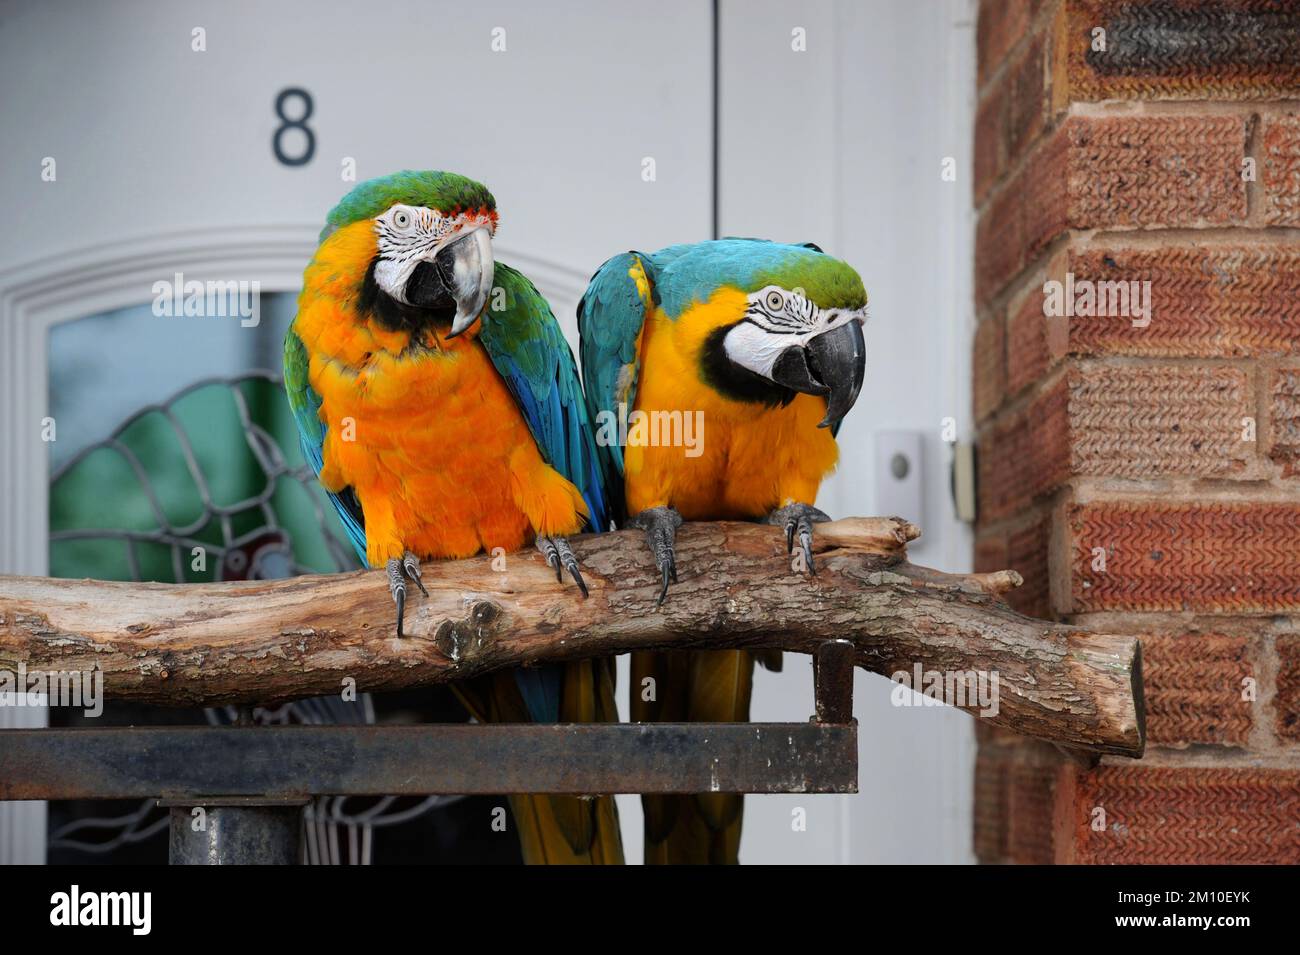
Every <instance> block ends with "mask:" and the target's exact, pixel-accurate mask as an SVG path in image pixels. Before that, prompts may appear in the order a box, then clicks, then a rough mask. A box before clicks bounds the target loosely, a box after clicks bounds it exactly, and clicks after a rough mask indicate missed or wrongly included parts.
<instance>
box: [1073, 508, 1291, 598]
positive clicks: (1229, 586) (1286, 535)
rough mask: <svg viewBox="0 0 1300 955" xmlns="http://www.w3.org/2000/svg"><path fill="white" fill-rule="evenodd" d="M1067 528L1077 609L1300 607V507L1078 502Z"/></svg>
mask: <svg viewBox="0 0 1300 955" xmlns="http://www.w3.org/2000/svg"><path fill="white" fill-rule="evenodd" d="M1070 530H1071V534H1072V537H1071V539H1072V541H1073V556H1072V561H1071V564H1072V576H1071V590H1072V594H1073V602H1074V609H1075V612H1085V611H1100V610H1127V611H1183V612H1188V611H1190V612H1194V613H1293V612H1296V611H1297V610H1300V505H1292V504H1264V503H1259V504H1227V503H1222V504H1216V503H1203V504H1113V503H1093V504H1080V505H1075V506H1074V507H1073V508H1072V509H1071V513H1070ZM1098 547H1099V548H1103V549H1104V551H1105V572H1100V571H1094V570H1093V569H1092V562H1093V554H1092V550H1093V548H1098Z"/></svg>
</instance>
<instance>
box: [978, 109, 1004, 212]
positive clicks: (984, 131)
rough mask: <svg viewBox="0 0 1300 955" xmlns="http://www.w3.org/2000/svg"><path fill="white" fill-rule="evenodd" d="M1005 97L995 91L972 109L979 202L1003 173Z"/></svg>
mask: <svg viewBox="0 0 1300 955" xmlns="http://www.w3.org/2000/svg"><path fill="white" fill-rule="evenodd" d="M1008 107H1009V100H1008V98H1007V97H1005V96H1003V95H1000V93H994V94H993V95H991V96H986V97H985V98H984V100H983V101H982V102H981V103H980V106H979V109H978V110H976V112H975V203H976V205H979V204H980V203H982V202H983V201H984V197H985V196H986V195H988V191H989V189H990V188H991V187H992V185H993V183H995V182H997V180H998V179H999V178H1000V177H1001V176H1002V173H1003V172H1004V171H1005V169H1006V166H1007V159H1006V137H1005V135H1004V133H1003V130H1005V129H1006V123H1007V120H1006V115H1007V109H1008Z"/></svg>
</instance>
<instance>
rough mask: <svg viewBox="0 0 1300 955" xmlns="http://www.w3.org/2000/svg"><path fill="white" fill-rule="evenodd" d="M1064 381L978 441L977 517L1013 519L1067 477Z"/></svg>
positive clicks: (992, 426)
mask: <svg viewBox="0 0 1300 955" xmlns="http://www.w3.org/2000/svg"><path fill="white" fill-rule="evenodd" d="M1067 410H1068V396H1067V394H1066V389H1065V381H1064V380H1062V381H1059V382H1057V383H1056V384H1055V385H1053V386H1052V387H1051V388H1049V389H1048V390H1047V391H1046V392H1044V393H1043V394H1041V395H1039V396H1038V397H1037V398H1036V399H1035V400H1034V401H1033V402H1032V403H1031V404H1030V405H1029V406H1028V407H1027V408H1022V409H1021V410H1020V411H1018V412H1017V413H1016V414H1014V415H1011V416H1007V417H1004V418H1002V419H1001V420H995V421H994V423H993V424H992V425H990V426H988V427H987V428H986V429H985V430H984V432H983V433H982V434H981V436H980V438H979V516H980V521H981V522H983V523H992V522H994V521H998V520H1001V519H1003V518H1006V517H1010V516H1012V515H1014V514H1016V513H1018V512H1020V511H1022V510H1023V509H1024V508H1026V507H1027V506H1028V505H1029V504H1031V503H1032V502H1033V501H1034V500H1036V499H1038V498H1040V497H1043V496H1044V495H1047V494H1049V493H1050V492H1051V491H1053V490H1054V489H1055V488H1056V487H1058V486H1059V485H1060V484H1061V482H1062V481H1063V480H1064V479H1065V478H1066V477H1068V476H1069V466H1070V453H1069V427H1068V419H1067Z"/></svg>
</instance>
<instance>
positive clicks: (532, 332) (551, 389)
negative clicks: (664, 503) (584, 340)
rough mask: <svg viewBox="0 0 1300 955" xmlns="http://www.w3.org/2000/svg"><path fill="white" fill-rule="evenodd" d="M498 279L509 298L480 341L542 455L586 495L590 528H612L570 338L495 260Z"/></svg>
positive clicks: (537, 297) (520, 279)
mask: <svg viewBox="0 0 1300 955" xmlns="http://www.w3.org/2000/svg"><path fill="white" fill-rule="evenodd" d="M493 284H494V286H495V288H496V289H500V290H501V291H502V293H503V295H504V308H502V309H500V310H491V308H490V306H489V309H490V310H489V312H488V314H487V315H485V316H484V321H483V327H482V329H481V331H480V332H479V341H480V342H482V344H483V347H484V349H485V350H486V351H487V353H488V357H490V358H491V359H492V364H493V366H494V367H495V368H496V370H497V372H498V373H499V374H500V375H501V377H502V379H504V380H505V383H506V387H507V388H509V390H510V393H511V394H512V395H513V396H514V398H515V401H516V402H517V403H518V405H519V410H520V411H521V412H522V413H523V416H524V420H525V421H526V422H528V429H529V431H531V432H532V435H533V439H534V440H535V441H536V442H537V447H538V450H539V451H541V453H542V457H543V459H544V460H545V461H546V463H547V464H549V465H550V466H551V467H553V468H555V470H557V471H559V472H560V473H561V474H563V475H564V476H565V477H566V478H568V479H569V480H570V481H572V482H573V483H574V485H575V486H576V487H577V488H578V490H579V491H580V492H581V493H582V498H583V500H584V501H586V503H587V510H588V513H589V514H590V516H591V529H592V530H595V531H604V530H608V529H609V519H610V508H609V500H608V496H607V493H606V487H605V482H604V480H603V477H602V474H601V470H600V463H599V459H598V457H597V448H596V438H595V433H594V431H593V430H592V427H591V419H590V418H589V417H588V415H587V408H586V406H585V405H584V404H583V400H582V384H581V382H580V381H579V379H578V367H577V364H576V363H575V362H574V360H573V352H571V351H570V350H569V343H568V342H567V341H565V340H564V333H563V332H562V331H561V330H560V325H559V323H558V322H557V321H556V320H555V316H554V315H553V314H552V313H551V308H550V306H549V305H547V303H546V299H544V298H543V297H542V295H541V293H540V292H538V291H537V289H536V288H534V287H533V284H532V283H531V282H529V281H528V279H527V278H525V277H524V276H523V275H522V274H520V273H519V272H517V271H515V270H514V269H512V268H510V266H508V265H504V264H502V263H500V262H498V263H497V266H496V275H495V279H494V283H493ZM494 294H495V289H494Z"/></svg>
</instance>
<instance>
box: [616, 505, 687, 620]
mask: <svg viewBox="0 0 1300 955" xmlns="http://www.w3.org/2000/svg"><path fill="white" fill-rule="evenodd" d="M627 524H628V527H636V528H640V529H641V530H643V531H645V542H646V543H647V544H648V545H649V546H650V553H652V554H654V558H655V566H656V567H657V568H658V569H659V575H660V577H661V578H662V580H663V586H662V587H661V588H660V589H659V599H658V600H656V601H655V606H656V607H661V606H663V602H664V598H665V597H666V596H668V585H669V584H675V583H677V552H676V549H675V548H676V543H677V528H679V527H681V526H682V515H680V514H678V513H677V511H676V510H675V509H674V508H671V507H647V508H646V509H645V510H644V511H642V512H641V513H639V514H637V515H636V516H635V517H632V518H631V519H629V520H628V522H627Z"/></svg>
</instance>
